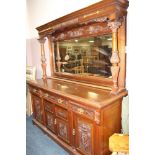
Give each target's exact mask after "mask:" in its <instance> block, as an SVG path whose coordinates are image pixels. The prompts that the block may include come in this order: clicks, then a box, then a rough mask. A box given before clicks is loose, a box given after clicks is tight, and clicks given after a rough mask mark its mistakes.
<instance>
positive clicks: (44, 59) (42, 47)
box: [38, 38, 47, 79]
mask: <svg viewBox="0 0 155 155" xmlns="http://www.w3.org/2000/svg"><path fill="white" fill-rule="evenodd" d="M38 41H39V43H40V47H41V62H42V64H41V66H42V70H43V79H46V78H47V75H46V66H47V65H46V58H45V49H44V43H45V41H46V39H45V38H40V39H38Z"/></svg>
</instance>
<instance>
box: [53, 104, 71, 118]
mask: <svg viewBox="0 0 155 155" xmlns="http://www.w3.org/2000/svg"><path fill="white" fill-rule="evenodd" d="M55 114H56V116H58V117H60V118H63V119H65V120H68V111H67V110H66V109H64V108H61V107H58V106H56V107H55Z"/></svg>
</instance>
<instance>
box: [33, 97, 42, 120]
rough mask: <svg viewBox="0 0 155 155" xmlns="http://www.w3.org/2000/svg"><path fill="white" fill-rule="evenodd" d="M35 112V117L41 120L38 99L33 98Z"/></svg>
mask: <svg viewBox="0 0 155 155" xmlns="http://www.w3.org/2000/svg"><path fill="white" fill-rule="evenodd" d="M34 106H35V112H36V119H37V120H39V121H42V113H41V107H40V100H39V99H37V98H35V100H34Z"/></svg>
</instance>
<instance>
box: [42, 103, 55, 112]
mask: <svg viewBox="0 0 155 155" xmlns="http://www.w3.org/2000/svg"><path fill="white" fill-rule="evenodd" d="M44 107H45V110H46V111H49V112H51V113H54V104H53V103H51V102H48V101H46V100H44Z"/></svg>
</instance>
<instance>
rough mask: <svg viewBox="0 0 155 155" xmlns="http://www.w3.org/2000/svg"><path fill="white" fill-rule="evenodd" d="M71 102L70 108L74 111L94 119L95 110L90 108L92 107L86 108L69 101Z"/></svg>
mask: <svg viewBox="0 0 155 155" xmlns="http://www.w3.org/2000/svg"><path fill="white" fill-rule="evenodd" d="M70 103H71V110H72V111H74V112H75V113H78V114H80V115H83V116H85V117H87V118H89V119H92V120H94V118H95V113H94V111H95V110H92V109H88V108H86V107H83V106H81V105H77V104H76V103H74V102H72V101H70Z"/></svg>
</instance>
